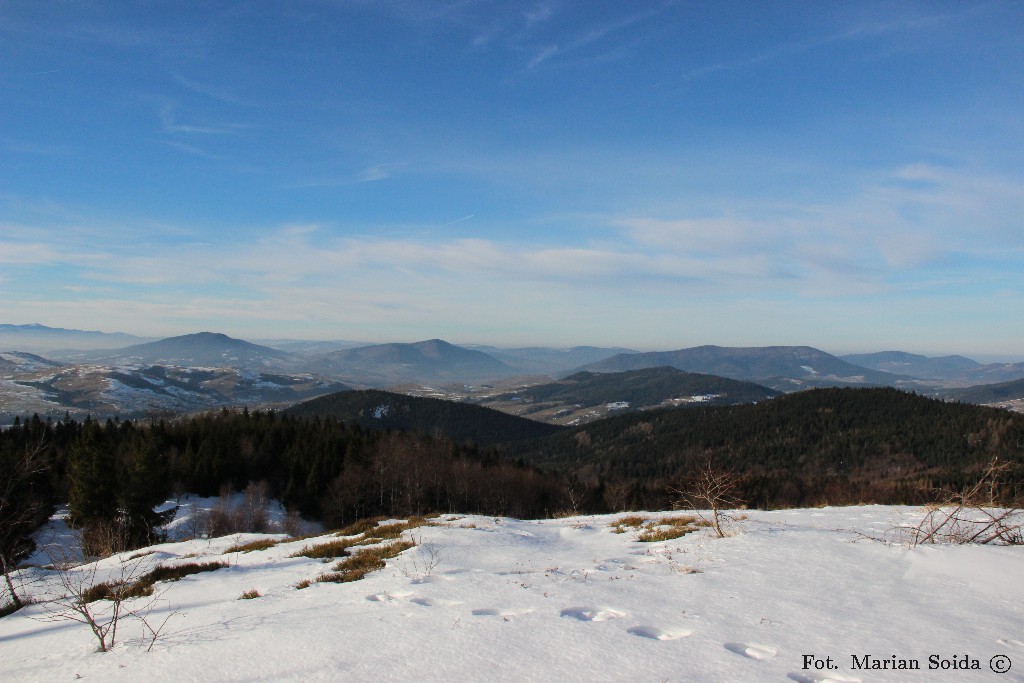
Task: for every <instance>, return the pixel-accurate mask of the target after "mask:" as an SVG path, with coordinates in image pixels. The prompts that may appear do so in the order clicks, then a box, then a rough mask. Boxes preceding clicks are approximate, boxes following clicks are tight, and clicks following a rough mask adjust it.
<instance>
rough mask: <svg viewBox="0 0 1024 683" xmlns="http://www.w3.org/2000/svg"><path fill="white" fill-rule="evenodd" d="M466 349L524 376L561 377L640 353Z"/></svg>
mask: <svg viewBox="0 0 1024 683" xmlns="http://www.w3.org/2000/svg"><path fill="white" fill-rule="evenodd" d="M466 348H469V349H473V350H476V351H482V352H483V353H486V354H487V355H489V356H492V357H494V358H497V359H498V360H500V361H501V362H502V363H505V364H506V365H508V366H509V367H511V368H513V369H514V370H516V371H517V372H518V374H524V375H557V374H561V373H564V372H567V371H570V370H572V369H573V368H578V367H580V366H582V365H586V364H588V363H596V362H597V361H600V360H604V359H605V358H608V357H609V356H614V355H616V354H619V353H636V351H633V350H632V349H622V348H610V349H609V348H601V347H598V346H573V347H571V348H568V349H551V348H546V347H543V346H528V347H522V348H512V349H500V348H498V347H496V346H481V345H473V346H467V347H466Z"/></svg>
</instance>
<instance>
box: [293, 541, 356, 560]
mask: <svg viewBox="0 0 1024 683" xmlns="http://www.w3.org/2000/svg"><path fill="white" fill-rule="evenodd" d="M358 544H359V541H357V540H354V539H352V538H340V539H338V540H337V541H326V542H324V543H317V544H316V545H307V546H303V547H302V550H299V551H298V552H294V553H292V554H291V555H289V557H309V558H311V559H314V560H333V559H334V558H336V557H342V556H343V555H345V554H346V553H347V551H348V549H349V548H351V547H352V546H354V545H358Z"/></svg>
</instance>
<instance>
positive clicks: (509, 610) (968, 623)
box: [0, 506, 1024, 683]
mask: <svg viewBox="0 0 1024 683" xmlns="http://www.w3.org/2000/svg"><path fill="white" fill-rule="evenodd" d="M669 514H678V513H669ZM747 514H748V515H749V517H748V518H747V519H746V520H743V521H741V522H738V523H737V525H736V526H735V531H736V532H737V533H736V534H735V535H733V536H731V537H728V538H724V539H718V538H712V537H711V536H710V535H709V534H708V532H707V531H706V530H702V531H699V532H695V533H691V534H688V535H686V536H683V537H681V538H678V539H675V540H669V541H662V542H655V543H645V542H640V541H639V540H637V535H636V533H635V532H634V531H632V530H629V531H627V532H626V533H614V531H613V529H612V523H613V522H614V521H615V520H616V519H619V518H620V517H621V516H622V515H609V516H597V517H594V516H587V517H575V518H567V519H557V520H540V521H519V520H513V519H495V518H492V517H479V516H463V517H459V516H445V517H442V518H439V519H437V520H434V524H435V525H434V526H425V527H420V528H418V529H414V530H412V531H407V532H405V535H406V537H409V536H412V537H414V539H415V540H416V541H417V542H418V544H419V545H418V546H417V547H415V548H412V549H410V550H407V551H405V552H404V553H402V554H401V555H399V556H398V557H396V558H393V559H391V560H388V564H387V567H386V568H385V569H383V570H381V571H378V572H375V573H372V574H369V575H368V576H367V577H366V578H364V579H362V580H360V581H355V582H352V583H345V584H333V583H313V584H312V585H311V586H309V587H308V588H305V589H303V590H297V589H296V587H295V586H296V584H297V583H299V582H300V581H302V580H304V579H313V578H315V577H316V576H317V575H318V574H321V573H323V572H325V571H328V570H329V569H330V565H328V564H324V563H322V562H321V561H319V560H315V559H308V558H304V557H290V555H291V554H293V553H294V552H296V551H297V550H298V549H300V548H302V547H303V546H304V545H311V544H316V543H318V542H324V541H327V540H329V539H333V537H332V536H325V537H323V538H308V539H305V540H302V541H294V542H288V543H281V544H279V545H277V546H274V547H272V548H269V549H267V550H261V551H254V552H248V553H242V552H232V553H227V554H224V551H225V550H226V549H227V548H228V547H230V546H232V545H235V544H238V543H239V542H247V541H252V540H255V539H257V538H283V537H282V536H271V537H262V536H256V535H253V534H246V535H241V536H231V537H225V538H220V539H212V540H201V541H184V542H176V543H168V544H164V545H160V546H156V547H155V548H154V549H153V550H154V551H155V552H153V553H152V554H150V555H144V556H142V557H140V558H139V559H137V560H134V561H135V562H140V563H148V564H147V565H146V566H147V567H148V566H150V565H155V564H156V563H158V562H159V563H163V564H176V563H180V562H206V561H211V560H220V561H226V562H228V563H229V565H230V566H229V567H228V568H225V569H220V570H218V571H215V572H210V573H204V574H197V575H194V576H189V577H186V578H184V579H182V580H180V581H178V582H174V583H167V584H160V588H161V589H165V590H164V592H163V593H162V595H161V596H160V599H159V602H158V603H157V605H156V606H155V609H154V611H153V614H152V616H151V620H154V621H156V622H159V621H160V620H162V619H163V618H164V616H165V615H166V614H168V613H170V612H172V611H174V612H177V614H175V615H174V616H172V617H171V618H170V619H169V620H168V621H167V624H166V626H165V630H164V635H163V636H162V637H161V638H160V639H159V640H158V641H157V642H156V644H155V645H154V647H153V649H152V651H150V652H147V645H148V643H146V642H144V641H143V639H142V637H141V636H142V628H141V625H139V624H135V623H133V622H132V621H131V620H130V619H129V620H126V621H125V622H124V623H123V626H122V627H121V628H122V631H121V641H120V644H119V645H118V646H117V647H116V648H115V649H114V650H113V651H111V652H109V653H105V654H101V653H97V652H96V651H95V650H96V641H95V639H94V638H93V636H92V635H91V634H90V633H89V632H88V629H87V628H86V627H84V626H82V625H80V624H74V623H69V622H58V623H50V622H46V621H40V620H39V617H40V616H42V615H44V614H45V609H44V606H43V605H41V604H35V605H31V606H29V607H27V608H25V609H23V610H21V611H20V612H17V613H15V614H13V615H10V616H8V617H5V618H3V619H0V680H3V681H62V680H75V679H82V680H92V681H139V680H143V681H162V680H174V681H280V680H287V681H311V680H312V681H417V682H420V681H445V682H448V681H559V683H569V682H571V681H652V682H660V681H730V682H736V681H752V682H753V681H757V682H759V681H804V682H810V681H815V682H816V681H826V680H833V681H853V680H860V681H864V682H869V681H870V682H872V683H873V682H881V681H892V682H897V681H898V682H904V681H907V682H912V681H922V682H933V681H949V682H960V681H992V682H995V681H1024V581H1022V579H1024V548H1021V547H981V546H973V547H972V546H932V547H918V548H915V549H907V548H904V547H900V546H892V545H886V544H883V543H878V542H873V541H870V540H865V539H864V538H863V537H861V536H860V535H859V534H857V533H854V532H855V531H859V532H861V533H863V534H867V535H872V536H881V535H883V534H884V533H885V532H886V531H887V530H890V529H892V528H893V527H894V526H896V525H898V524H902V523H907V522H914V521H918V520H919V519H920V517H921V511H920V510H919V509H916V508H892V507H881V506H872V507H849V508H824V509H809V510H785V511H776V512H762V511H751V512H749V513H747ZM650 516H651V517H656V516H658V515H655V514H651V515H650ZM132 554H133V555H134V554H137V553H132ZM126 557H127V555H126ZM185 558H187V559H185ZM117 567H118V564H117V558H110V559H108V560H105V561H104V562H103V563H102V565H101V573H102V572H104V571H108V570H110V571H114V572H115V574H116V572H117ZM21 574H22V575H21V576H20V577H19V578H21V579H22V580H26V581H27V580H30V579H32V578H38V577H45V576H46V575H47V572H45V571H44V570H41V569H31V570H25V571H24V572H22V573H21ZM50 581H51V583H50V584H49V585H47V584H45V583H42V584H37V585H35V586H32V587H30V589H29V591H30V592H36V593H38V594H43V593H46V592H50V591H52V590H53V589H54V586H53V585H52V579H51V580H50ZM250 589H256V590H258V591H259V593H260V594H261V595H262V597H259V598H256V599H250V600H240V599H238V598H239V596H240V595H241V594H242V593H243V592H245V591H247V590H250ZM854 656H856V658H857V661H854ZM868 657H871V658H875V659H874V660H871V661H876V662H879V663H885V662H892V663H899V662H900V661H902V662H904V663H905V664H909V663H913V662H916V663H918V664H919V665H920V667H921V669H920V670H910V671H906V670H900V671H892V670H879V669H863V668H861V669H857V668H856V665H857V663H858V662H859V663H861V664H864V663H868V662H869V660H868ZM932 657H934V659H933V660H932V661H935V662H936V663H937V665H938V666H940V667H941V666H942V663H943V662H946V664H947V665H951V663H954V662H955V663H957V664H961V665H962V664H963V663H965V662H966V663H967V664H972V663H974V662H977V665H978V667H980V669H979V670H963V669H952V668H945V669H944V668H938V669H934V670H930V669H929V666H930V658H932ZM816 663H817V664H818V665H820V666H821V667H827V666H829V665H830V664H831V665H832V666H835V667H836V668H835V669H826V668H821V669H816V668H815V664H816ZM990 663H991V664H992V665H993V666H995V667H996V668H1000V669H1001V668H1004V667H1005V665H1006V663H1009V664H1010V665H1011V668H1010V670H1009V672H1007V673H1003V674H999V673H994V672H993V671H992V669H991V668H990Z"/></svg>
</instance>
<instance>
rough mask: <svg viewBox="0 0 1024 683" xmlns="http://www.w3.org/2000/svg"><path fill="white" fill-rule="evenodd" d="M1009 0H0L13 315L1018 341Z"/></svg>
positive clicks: (761, 337)
mask: <svg viewBox="0 0 1024 683" xmlns="http://www.w3.org/2000/svg"><path fill="white" fill-rule="evenodd" d="M1022 159H1024V4H1022V3H1019V2H981V3H967V2H950V3H943V2H892V1H890V2H879V3H873V2H829V3H823V2H770V3H765V2H752V1H750V2H727V1H726V2H641V3H626V2H597V1H587V2H582V1H581V2H556V1H552V2H509V1H504V0H503V1H494V2H491V1H486V0H478V1H473V0H465V1H451V2H432V1H429V0H419V1H416V2H412V1H409V2H392V1H389V0H293V1H289V2H272V1H270V0H266V1H253V2H228V1H224V2H216V3H208V2H202V3H200V2H183V1H180V0H178V1H175V2H162V1H158V0H150V1H146V2H132V3H128V2H124V3H121V2H106V1H102V2H100V1H97V2H89V1H82V2H77V1H76V2H64V1H61V2H57V1H51V0H6V1H5V2H3V3H0V322H9V323H30V322H40V323H43V324H47V325H52V326H60V327H76V328H82V329H99V330H104V331H125V332H130V333H135V334H140V335H147V336H164V335H173V334H183V333H187V332H194V331H199V330H215V331H221V332H226V333H228V334H231V335H233V336H239V337H243V338H249V339H253V338H283V337H287V338H309V339H353V340H366V341H416V340H420V339H426V338H432V337H441V338H445V339H448V340H450V341H454V342H462V343H493V344H498V345H522V344H544V345H556V346H560V345H573V344H597V345H620V346H630V347H633V348H638V349H675V348H684V347H688V346H695V345H698V344H720V345H726V346H760V345H770V344H809V345H813V346H817V347H819V348H823V349H826V350H829V351H833V352H853V351H872V350H883V349H902V350H908V351H915V352H921V353H929V354H943V353H965V354H968V355H973V356H975V357H978V356H998V355H1004V356H1010V357H1017V358H1024V346H1022V341H1021V340H1022V339H1024V315H1022V314H1021V311H1024V218H1022V217H1024V162H1022Z"/></svg>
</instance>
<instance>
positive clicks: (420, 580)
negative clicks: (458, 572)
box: [409, 574, 452, 585]
mask: <svg viewBox="0 0 1024 683" xmlns="http://www.w3.org/2000/svg"><path fill="white" fill-rule="evenodd" d="M451 580H452V579H451V577H450V576H441V575H440V574H427V575H426V576H417V577H416V578H415V579H409V583H413V584H416V585H419V584H424V583H439V582H441V581H451Z"/></svg>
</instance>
